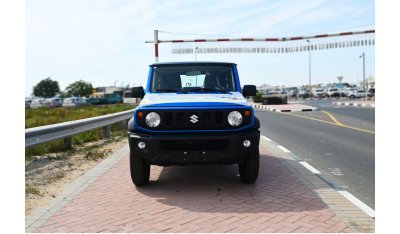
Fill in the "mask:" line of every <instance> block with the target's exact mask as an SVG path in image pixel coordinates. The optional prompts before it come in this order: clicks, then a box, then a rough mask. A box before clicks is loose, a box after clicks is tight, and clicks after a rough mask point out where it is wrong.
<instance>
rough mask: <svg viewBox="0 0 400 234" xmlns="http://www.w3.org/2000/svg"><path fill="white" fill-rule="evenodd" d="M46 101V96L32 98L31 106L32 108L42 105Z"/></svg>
mask: <svg viewBox="0 0 400 234" xmlns="http://www.w3.org/2000/svg"><path fill="white" fill-rule="evenodd" d="M45 101H46V99H45V98H35V99H33V100H32V102H31V105H30V107H31V108H39V107H42V106H43V104H44V102H45Z"/></svg>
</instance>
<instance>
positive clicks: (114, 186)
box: [34, 147, 353, 232]
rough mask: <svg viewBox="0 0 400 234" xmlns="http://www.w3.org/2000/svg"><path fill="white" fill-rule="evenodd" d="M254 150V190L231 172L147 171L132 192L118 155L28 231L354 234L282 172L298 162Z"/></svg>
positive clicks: (233, 168)
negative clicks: (257, 158) (258, 159)
mask: <svg viewBox="0 0 400 234" xmlns="http://www.w3.org/2000/svg"><path fill="white" fill-rule="evenodd" d="M260 149H261V165H260V175H259V179H258V181H257V182H256V184H254V185H246V184H242V183H241V182H240V179H239V177H238V168H237V165H232V166H185V167H179V166H176V167H173V166H171V167H157V166H152V169H151V181H150V184H149V185H148V186H147V187H143V188H140V189H137V188H136V187H135V186H134V185H133V184H132V182H131V179H130V174H129V164H128V163H129V159H128V155H127V154H125V156H124V157H123V158H122V159H121V160H119V161H117V162H116V163H115V164H114V166H112V167H111V168H110V169H109V170H107V171H106V172H105V173H104V174H102V175H101V176H100V177H99V178H98V179H97V180H95V181H94V182H93V183H92V184H90V185H89V186H88V187H87V188H86V189H85V190H83V191H82V192H80V193H79V194H77V195H76V196H75V197H74V198H72V199H71V201H70V202H68V203H66V205H65V206H63V207H62V208H61V209H59V210H58V211H57V212H55V213H54V215H51V216H50V217H49V218H48V219H47V220H46V221H45V222H44V223H42V224H41V225H40V227H39V228H38V229H36V230H34V231H35V232H352V231H353V230H352V228H351V227H350V226H349V225H348V224H346V223H345V222H344V221H343V220H342V219H341V218H339V217H338V216H337V215H336V214H335V212H334V211H333V210H331V209H330V208H329V207H328V206H327V205H326V204H325V203H324V202H323V201H322V200H321V198H320V197H319V196H318V195H317V194H316V193H315V192H314V191H313V190H312V189H310V186H309V185H306V184H307V183H306V182H305V181H304V179H301V178H300V177H299V175H298V174H297V173H296V172H295V170H294V169H293V168H289V167H290V164H291V163H297V162H295V161H290V162H289V161H288V159H284V158H282V157H277V156H276V155H277V153H276V152H275V151H274V150H270V147H268V148H266V147H261V148H260ZM288 165H289V166H288ZM312 176H314V175H312ZM314 177H315V176H314Z"/></svg>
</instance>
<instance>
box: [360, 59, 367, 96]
mask: <svg viewBox="0 0 400 234" xmlns="http://www.w3.org/2000/svg"><path fill="white" fill-rule="evenodd" d="M361 57H362V58H363V80H364V98H365V101H367V86H366V82H365V52H363V53H362V55H360V58H361Z"/></svg>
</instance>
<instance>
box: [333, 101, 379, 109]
mask: <svg viewBox="0 0 400 234" xmlns="http://www.w3.org/2000/svg"><path fill="white" fill-rule="evenodd" d="M332 104H333V105H336V106H355V107H371V108H375V104H371V103H356V102H332Z"/></svg>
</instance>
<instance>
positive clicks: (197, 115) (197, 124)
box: [135, 109, 251, 131]
mask: <svg viewBox="0 0 400 234" xmlns="http://www.w3.org/2000/svg"><path fill="white" fill-rule="evenodd" d="M234 110H236V111H239V112H240V113H241V114H242V116H243V121H242V123H241V124H240V125H239V126H235V127H234V126H231V125H230V124H229V123H228V115H229V113H230V112H231V111H234ZM246 110H248V111H250V109H223V110H196V109H194V110H146V111H140V112H143V114H144V115H143V117H142V118H138V117H137V113H136V117H135V120H137V124H138V125H139V126H140V127H142V128H146V129H150V130H155V131H166V130H225V129H237V128H242V127H244V126H246V125H249V124H250V123H251V115H250V116H245V114H244V112H245V111H246ZM153 111H154V112H156V113H158V114H159V115H160V117H161V123H160V125H159V126H158V127H156V128H151V127H149V126H147V124H146V122H145V117H146V115H147V114H148V113H150V112H153ZM137 112H139V111H137Z"/></svg>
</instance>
